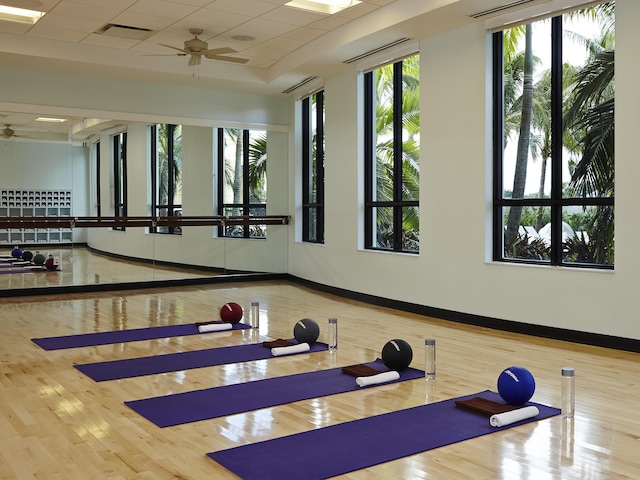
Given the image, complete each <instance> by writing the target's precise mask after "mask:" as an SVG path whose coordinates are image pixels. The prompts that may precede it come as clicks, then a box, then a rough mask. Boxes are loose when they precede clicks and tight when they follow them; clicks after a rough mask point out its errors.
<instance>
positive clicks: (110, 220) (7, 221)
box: [0, 215, 289, 229]
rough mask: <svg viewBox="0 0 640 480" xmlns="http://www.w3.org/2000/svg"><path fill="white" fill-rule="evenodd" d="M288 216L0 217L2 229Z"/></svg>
mask: <svg viewBox="0 0 640 480" xmlns="http://www.w3.org/2000/svg"><path fill="white" fill-rule="evenodd" d="M288 223H289V216H288V215H234V216H185V217H0V229H31V228H109V227H193V226H222V225H287V224H288Z"/></svg>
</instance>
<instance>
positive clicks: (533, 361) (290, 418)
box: [0, 281, 640, 480]
mask: <svg viewBox="0 0 640 480" xmlns="http://www.w3.org/2000/svg"><path fill="white" fill-rule="evenodd" d="M228 301H234V302H238V303H240V304H241V305H242V306H243V307H244V308H245V314H248V310H249V305H250V303H251V302H252V301H258V302H260V309H261V327H260V332H259V334H260V336H262V337H270V338H287V337H291V336H292V329H293V325H294V323H295V322H296V321H297V320H299V319H301V318H304V317H309V318H313V319H315V320H317V321H318V323H319V324H320V326H321V337H320V340H324V339H326V332H327V328H326V323H327V318H329V317H337V318H338V322H339V349H338V352H337V354H336V355H331V354H329V353H325V352H319V353H313V354H303V355H299V356H296V357H282V358H274V359H270V360H260V361H255V362H247V363H242V364H233V365H227V366H219V367H207V368H199V369H193V370H186V371H180V372H175V373H168V374H161V375H150V376H145V377H137V378H134V379H125V380H117V381H107V382H100V383H96V382H94V381H93V380H91V379H89V378H88V377H86V376H84V375H83V374H82V373H80V372H79V371H78V370H76V369H74V368H73V365H74V364H75V363H87V362H97V361H103V360H114V359H122V358H132V357H139V356H147V355H156V354H162V353H171V352H178V351H188V350H196V349H203V348H210V347H216V346H226V345H238V344H246V343H253V342H255V341H257V340H258V336H257V334H256V333H255V332H251V331H249V330H242V331H234V332H222V333H216V334H210V335H193V336H185V337H173V338H166V339H161V340H149V341H139V342H130V343H122V344H115V345H104V346H98V347H85V348H75V349H68V350H58V351H45V350H42V349H41V348H40V347H38V346H36V345H35V344H34V343H33V342H31V340H30V339H31V338H33V337H46V336H54V335H70V334H77V333H88V332H96V331H108V330H115V329H125V328H138V327H148V326H154V325H171V324H180V323H190V322H196V321H202V320H211V319H216V318H217V317H218V311H219V308H220V306H221V305H223V304H224V303H225V302H228ZM0 322H1V325H2V333H3V335H2V340H1V341H0V360H1V361H2V375H0V394H1V398H2V403H1V404H0V431H1V432H2V436H1V439H0V459H1V461H0V478H2V479H32V478H37V479H65V480H75V479H81V480H86V479H175V478H178V479H180V478H182V479H211V478H215V479H233V478H236V477H235V476H234V475H233V474H231V473H230V472H229V471H227V470H226V469H224V468H223V467H221V466H220V465H218V464H217V463H216V462H214V461H213V460H211V459H209V458H208V457H207V456H206V455H205V454H206V453H207V452H211V451H215V450H220V449H224V448H229V447H233V446H237V445H242V444H246V443H249V442H255V441H259V440H265V439H269V438H274V437H278V436H283V435H288V434H292V433H296V432H302V431H307V430H310V429H313V428H317V427H322V426H325V425H333V424H337V423H341V422H345V421H349V420H353V419H357V418H361V417H365V416H371V415H375V414H379V413H384V412H389V411H394V410H398V409H402V408H406V407H411V406H416V405H421V404H423V403H425V401H427V400H428V401H437V400H443V399H447V398H451V397H456V396H460V395H467V394H471V393H474V392H477V391H481V390H485V389H492V390H495V388H496V379H497V377H498V374H499V373H500V372H501V371H502V370H503V369H504V368H506V367H509V366H511V365H521V366H524V367H526V368H528V369H529V370H530V371H531V372H532V373H533V374H534V376H535V379H536V384H537V388H536V392H535V395H534V397H533V400H534V401H537V402H540V403H544V404H549V405H552V406H557V407H559V406H560V371H561V368H562V367H563V366H573V367H575V369H576V416H575V418H574V419H573V421H567V420H566V419H562V418H561V417H559V416H558V417H553V418H551V419H547V420H542V421H539V422H534V423H531V424H527V425H524V426H520V427H514V428H511V429H508V430H505V431H502V432H498V433H494V434H491V435H486V436H484V437H479V438H475V439H472V440H468V441H464V442H460V443H456V444H453V445H450V446H446V447H442V448H438V449H435V450H431V451H428V452H424V453H421V454H418V455H414V456H411V457H407V458H404V459H400V460H396V461H393V462H389V463H386V464H381V465H377V466H374V467H371V468H367V469H364V470H359V471H356V472H352V473H350V474H347V475H344V476H343V477H341V478H349V479H357V480H361V479H362V480H364V479H366V480H371V479H385V480H387V479H394V480H395V479H473V480H478V479H487V480H488V479H535V480H541V479H635V478H640V458H639V457H638V455H637V452H638V448H639V447H640V440H639V439H640V436H639V432H640V415H639V414H638V405H639V401H638V399H639V398H640V385H639V383H638V381H639V377H640V375H639V373H640V355H638V354H634V353H628V352H623V351H615V350H608V349H603V348H597V347H589V346H584V345H577V344H571V343H567V342H560V341H555V340H549V339H542V338H535V337H528V336H523V335H517V334H511V333H504V332H499V331H493V330H489V329H483V328H477V327H471V326H465V325H459V324H455V323H451V322H446V321H441V320H436V319H431V318H427V317H422V316H419V315H414V314H408V313H404V312H398V311H394V310H390V309H386V308H381V307H372V306H370V305H366V304H363V303H359V302H356V301H350V300H345V299H343V298H339V297H335V296H331V295H327V294H324V293H319V292H315V291H312V290H309V289H306V288H303V287H300V286H297V285H294V284H291V283H288V282H286V281H270V282H268V281H264V282H251V283H233V284H227V285H212V286H199V287H185V288H172V289H150V290H132V291H127V292H105V293H92V294H76V295H57V296H38V297H22V298H6V299H2V300H1V301H0ZM426 337H433V338H436V340H437V380H436V382H435V384H431V386H430V388H432V390H430V391H429V392H428V391H427V382H425V380H424V379H419V380H411V381H406V382H401V383H398V384H393V385H386V386H379V387H376V388H375V389H370V390H366V391H356V392H348V393H343V394H338V395H332V396H327V397H321V398H316V399H313V400H308V401H301V402H296V403H292V404H287V405H284V406H278V407H274V408H266V409H261V410H257V411H252V412H249V413H246V414H239V415H232V416H228V417H222V418H218V419H214V420H207V421H201V422H196V423H191V424H186V425H181V426H178V427H169V428H158V427H156V426H155V425H154V424H152V423H151V422H149V421H148V420H146V419H145V418H143V417H141V416H140V415H138V414H136V413H135V412H133V411H132V410H131V409H129V408H128V407H127V406H125V405H124V403H123V402H124V401H126V400H133V399H140V398H147V397H152V396H158V395H166V394H170V393H178V392H186V391H191V390H196V389H202V388H207V387H210V386H218V385H226V384H231V383H237V382H245V381H249V380H254V379H260V378H269V377H276V376H282V375H289V374H293V373H298V372H304V371H314V370H318V369H324V368H330V367H332V366H343V365H349V364H354V363H361V362H365V361H371V360H373V359H374V358H375V357H376V356H379V355H380V351H381V349H382V346H383V345H384V344H385V343H386V342H387V341H388V340H389V339H392V338H402V339H405V340H407V341H408V342H409V343H410V344H411V345H412V348H413V351H414V359H413V363H412V366H414V367H416V368H421V369H422V368H423V367H424V365H423V362H424V354H423V345H424V338H426ZM427 395H429V398H427ZM424 428H425V429H428V428H429V425H425V426H424ZM318 449H319V450H321V449H322V446H321V445H319V446H318ZM248 461H255V462H259V461H260V459H259V458H251V459H248ZM327 461H331V459H330V458H328V459H327ZM301 480H304V475H302V476H301Z"/></svg>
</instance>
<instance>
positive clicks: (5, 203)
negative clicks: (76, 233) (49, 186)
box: [0, 188, 73, 245]
mask: <svg viewBox="0 0 640 480" xmlns="http://www.w3.org/2000/svg"><path fill="white" fill-rule="evenodd" d="M70 216H71V190H22V189H5V188H3V189H0V217H70ZM72 241H73V231H72V230H71V229H70V228H35V229H34V228H31V229H25V228H22V229H16V228H12V229H0V245H6V244H10V245H24V244H32V243H71V242H72Z"/></svg>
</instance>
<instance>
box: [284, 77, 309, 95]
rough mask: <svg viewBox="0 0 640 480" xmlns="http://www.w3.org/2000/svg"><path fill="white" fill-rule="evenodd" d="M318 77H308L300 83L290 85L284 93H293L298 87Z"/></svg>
mask: <svg viewBox="0 0 640 480" xmlns="http://www.w3.org/2000/svg"><path fill="white" fill-rule="evenodd" d="M316 78H317V77H307V78H305V79H304V80H301V81H299V82H298V83H296V84H295V85H292V86H290V87H289V88H287V89H286V90H285V91H284V92H282V93H291V92H293V91H294V90H297V89H298V88H300V87H301V86H303V85H306V84H307V83H309V82H310V81H311V80H315V79H316Z"/></svg>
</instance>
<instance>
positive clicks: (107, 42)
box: [81, 33, 140, 49]
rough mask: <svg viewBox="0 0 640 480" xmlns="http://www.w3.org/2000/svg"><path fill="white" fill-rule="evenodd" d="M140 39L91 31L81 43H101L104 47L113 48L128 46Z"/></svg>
mask: <svg viewBox="0 0 640 480" xmlns="http://www.w3.org/2000/svg"><path fill="white" fill-rule="evenodd" d="M139 41H140V40H133V39H130V38H120V37H112V36H109V35H101V34H98V33H93V34H91V35H89V36H88V37H87V38H85V39H84V40H83V41H82V42H81V43H86V44H90V45H101V46H104V47H114V48H126V49H128V48H130V47H132V46H134V45H135V44H136V43H138V42H139Z"/></svg>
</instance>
